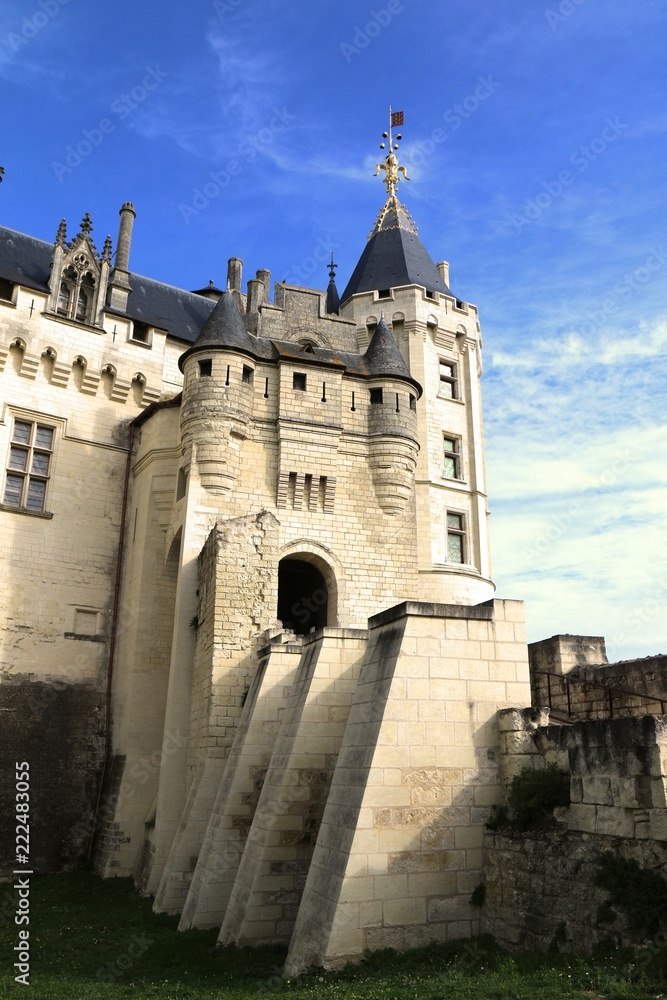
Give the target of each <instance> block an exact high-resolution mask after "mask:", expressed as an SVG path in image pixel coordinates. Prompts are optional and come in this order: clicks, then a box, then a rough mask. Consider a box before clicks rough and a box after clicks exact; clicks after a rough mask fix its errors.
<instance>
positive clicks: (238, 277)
mask: <svg viewBox="0 0 667 1000" xmlns="http://www.w3.org/2000/svg"><path fill="white" fill-rule="evenodd" d="M242 279H243V261H242V260H241V258H240V257H230V258H229V260H228V261H227V284H228V285H229V287H230V288H231V290H232V291H233V292H240V291H241V281H242Z"/></svg>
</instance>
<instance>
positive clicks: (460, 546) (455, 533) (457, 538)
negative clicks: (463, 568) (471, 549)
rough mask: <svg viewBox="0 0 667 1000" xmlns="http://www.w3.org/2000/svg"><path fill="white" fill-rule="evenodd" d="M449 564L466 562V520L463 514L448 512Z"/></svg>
mask: <svg viewBox="0 0 667 1000" xmlns="http://www.w3.org/2000/svg"><path fill="white" fill-rule="evenodd" d="M447 562H452V563H463V562H465V520H464V517H463V514H454V513H453V512H451V511H447Z"/></svg>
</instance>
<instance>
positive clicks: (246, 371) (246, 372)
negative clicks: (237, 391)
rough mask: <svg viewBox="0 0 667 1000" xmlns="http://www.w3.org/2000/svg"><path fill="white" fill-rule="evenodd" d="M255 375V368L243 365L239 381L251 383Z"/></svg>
mask: <svg viewBox="0 0 667 1000" xmlns="http://www.w3.org/2000/svg"><path fill="white" fill-rule="evenodd" d="M254 377H255V370H254V368H251V367H250V366H249V365H244V366H243V373H242V375H241V381H242V382H245V384H246V385H252V383H253V379H254Z"/></svg>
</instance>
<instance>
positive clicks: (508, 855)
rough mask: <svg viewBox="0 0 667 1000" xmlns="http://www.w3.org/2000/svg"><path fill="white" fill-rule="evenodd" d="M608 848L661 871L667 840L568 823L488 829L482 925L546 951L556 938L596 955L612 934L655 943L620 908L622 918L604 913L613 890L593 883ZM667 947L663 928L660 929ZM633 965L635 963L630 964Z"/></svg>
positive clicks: (516, 944) (506, 942)
mask: <svg viewBox="0 0 667 1000" xmlns="http://www.w3.org/2000/svg"><path fill="white" fill-rule="evenodd" d="M605 852H611V853H612V854H613V855H614V856H615V857H617V858H620V859H624V860H628V861H629V860H632V861H635V862H636V863H637V864H638V865H639V866H640V867H641V868H643V869H646V870H648V871H650V872H652V873H654V874H655V875H658V876H660V877H662V878H664V877H665V872H666V871H667V842H666V841H665V840H664V839H663V840H661V841H650V840H635V839H632V838H624V837H617V836H613V835H608V834H604V835H599V836H596V837H591V835H590V834H587V833H581V832H579V831H570V832H565V831H563V830H562V829H558V830H552V831H543V832H529V833H519V832H516V831H510V830H503V831H502V832H500V831H498V832H493V833H492V832H490V831H487V832H486V833H485V835H484V884H485V886H486V893H485V899H484V903H483V905H482V906H481V908H480V914H481V930H482V932H483V933H485V934H492V935H493V937H494V938H495V939H496V941H497V942H498V943H499V944H501V945H502V946H503V947H506V948H510V949H512V948H516V949H521V950H529V951H547V949H548V948H549V946H550V945H551V943H552V941H553V940H554V938H555V937H557V938H558V947H559V948H560V949H562V950H564V951H568V952H574V953H579V954H590V952H591V950H592V949H593V948H594V947H595V945H597V944H600V943H601V942H603V941H604V942H609V941H610V940H611V941H612V942H613V943H614V945H615V946H616V947H623V946H627V947H633V946H636V945H638V944H651V943H652V942H651V941H649V940H646V941H645V940H643V937H644V936H643V935H642V934H638V933H636V932H632V931H631V930H630V929H629V928H628V925H627V920H624V919H623V913H622V911H621V910H620V908H619V907H614V909H615V910H616V912H617V918H616V919H613V920H610V919H608V918H606V917H605V918H603V919H602V920H601V919H600V916H601V910H600V908H601V907H602V906H603V905H604V904H605V903H608V900H609V896H608V893H606V892H605V891H604V889H602V888H600V887H598V886H597V885H595V883H594V877H595V873H596V871H597V861H598V859H599V858H600V856H601V855H602V854H603V853H605ZM660 938H661V942H660V946H661V947H664V934H663V935H660ZM630 971H631V970H630Z"/></svg>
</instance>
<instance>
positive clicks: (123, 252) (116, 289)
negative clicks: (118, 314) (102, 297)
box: [109, 201, 137, 312]
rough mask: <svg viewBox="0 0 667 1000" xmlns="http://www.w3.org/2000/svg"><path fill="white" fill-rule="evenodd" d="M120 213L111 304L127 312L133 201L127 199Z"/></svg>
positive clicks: (110, 289) (110, 292)
mask: <svg viewBox="0 0 667 1000" xmlns="http://www.w3.org/2000/svg"><path fill="white" fill-rule="evenodd" d="M118 214H119V215H120V225H119V227H118V242H117V245H116V263H115V266H114V269H113V271H112V272H111V281H110V282H109V305H110V306H111V308H112V309H120V310H121V311H122V312H125V311H126V310H127V301H128V299H129V297H130V292H131V291H132V288H131V285H130V270H129V269H130V246H131V244H132V227H133V226H134V220H135V218H136V214H137V213H136V212H135V211H134V205H133V204H132V202H130V201H126V202H125V204H124V205H122V206H121V209H120V212H119V213H118Z"/></svg>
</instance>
